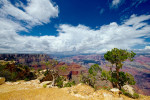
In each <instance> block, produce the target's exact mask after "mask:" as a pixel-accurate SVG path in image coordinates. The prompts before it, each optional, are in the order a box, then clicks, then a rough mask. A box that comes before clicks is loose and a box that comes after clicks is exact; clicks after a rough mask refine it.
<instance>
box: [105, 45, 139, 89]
mask: <svg viewBox="0 0 150 100" xmlns="http://www.w3.org/2000/svg"><path fill="white" fill-rule="evenodd" d="M135 55H136V54H135V53H134V52H133V51H131V52H128V51H127V50H123V49H117V48H114V49H112V50H111V51H107V53H106V54H104V58H105V60H107V61H109V62H110V63H111V64H112V65H114V64H115V69H116V70H115V71H116V82H115V84H113V86H114V87H119V89H121V87H120V85H119V77H120V76H119V72H120V69H121V68H122V66H123V62H124V61H126V60H127V59H128V60H130V61H133V60H134V59H133V57H134V56H135Z"/></svg>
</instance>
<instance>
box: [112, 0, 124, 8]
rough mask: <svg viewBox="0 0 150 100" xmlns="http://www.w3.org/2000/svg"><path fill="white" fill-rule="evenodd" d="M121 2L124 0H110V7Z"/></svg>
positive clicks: (114, 6)
mask: <svg viewBox="0 0 150 100" xmlns="http://www.w3.org/2000/svg"><path fill="white" fill-rule="evenodd" d="M123 2H124V0H112V2H111V4H110V8H118V6H120V5H121V4H122V3H123Z"/></svg>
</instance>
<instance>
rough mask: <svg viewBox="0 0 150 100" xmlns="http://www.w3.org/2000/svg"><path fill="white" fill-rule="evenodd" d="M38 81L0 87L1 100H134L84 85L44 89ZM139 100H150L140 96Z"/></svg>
mask: <svg viewBox="0 0 150 100" xmlns="http://www.w3.org/2000/svg"><path fill="white" fill-rule="evenodd" d="M43 84H47V83H38V81H37V80H32V81H28V82H25V81H18V82H5V83H4V84H2V85H0V100H132V99H131V98H128V97H126V96H124V95H122V94H121V95H120V96H119V95H118V94H116V93H112V92H110V91H108V90H97V91H94V89H93V88H91V87H90V86H87V85H84V84H78V85H76V86H73V87H68V88H57V87H51V88H50V87H48V86H47V87H46V88H44V87H43ZM133 100H134V99H133ZM138 100H150V96H143V95H140V97H139V99H138Z"/></svg>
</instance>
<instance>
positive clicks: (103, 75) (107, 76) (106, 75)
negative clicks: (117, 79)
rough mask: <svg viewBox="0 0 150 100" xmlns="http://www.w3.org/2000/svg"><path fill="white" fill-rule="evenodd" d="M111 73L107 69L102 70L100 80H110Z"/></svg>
mask: <svg viewBox="0 0 150 100" xmlns="http://www.w3.org/2000/svg"><path fill="white" fill-rule="evenodd" d="M110 78H111V75H110V72H109V71H106V70H102V72H101V80H110Z"/></svg>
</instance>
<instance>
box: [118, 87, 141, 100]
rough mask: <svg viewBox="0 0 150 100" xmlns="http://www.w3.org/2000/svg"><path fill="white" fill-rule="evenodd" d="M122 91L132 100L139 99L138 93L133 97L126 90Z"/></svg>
mask: <svg viewBox="0 0 150 100" xmlns="http://www.w3.org/2000/svg"><path fill="white" fill-rule="evenodd" d="M121 91H122V93H123V94H124V95H126V96H128V97H130V98H133V99H137V98H139V94H137V93H134V94H133V95H132V94H130V93H128V92H126V91H125V90H124V89H121Z"/></svg>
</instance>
